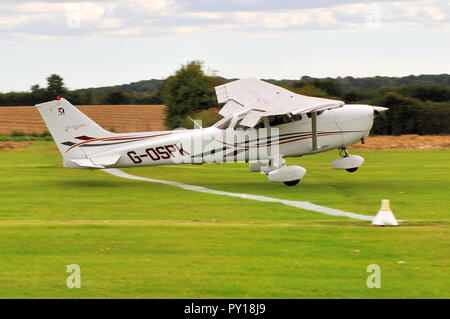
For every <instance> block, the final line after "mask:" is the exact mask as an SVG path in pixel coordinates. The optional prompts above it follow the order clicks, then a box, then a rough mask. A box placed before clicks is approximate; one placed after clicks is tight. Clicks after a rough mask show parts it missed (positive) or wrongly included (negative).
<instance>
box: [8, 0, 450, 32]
mask: <svg viewBox="0 0 450 319" xmlns="http://www.w3.org/2000/svg"><path fill="white" fill-rule="evenodd" d="M449 16H450V6H449V5H448V3H447V1H440V0H430V1H408V2H406V1H403V2H402V1H398V2H395V1H394V2H392V1H391V2H388V1H379V2H377V3H373V2H372V1H368V0H359V1H358V0H337V1H331V0H316V1H298V0H279V1H269V0H239V1H238V0H216V1H210V0H190V1H181V0H152V1H148V0H128V1H125V0H123V1H122V0H115V1H97V2H95V3H89V2H73V1H48V0H47V1H40V2H37V1H33V2H25V1H21V0H17V1H13V0H6V1H3V2H2V3H1V4H0V33H1V34H2V35H3V36H15V35H18V34H19V35H22V36H30V37H32V38H51V37H77V36H90V37H105V36H108V37H114V36H119V37H120V36H133V37H158V36H164V35H176V34H182V35H184V34H189V33H196V34H197V33H201V32H208V31H218V30H219V31H220V30H223V31H227V32H240V33H263V34H264V33H271V32H272V33H273V32H286V31H301V30H341V29H352V28H353V29H354V28H366V27H367V26H370V25H377V26H389V27H390V26H408V27H419V28H423V27H441V28H442V27H444V28H448V26H449V19H450V18H449Z"/></svg>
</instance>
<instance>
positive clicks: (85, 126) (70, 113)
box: [36, 98, 115, 168]
mask: <svg viewBox="0 0 450 319" xmlns="http://www.w3.org/2000/svg"><path fill="white" fill-rule="evenodd" d="M36 107H37V109H38V110H39V113H40V114H41V116H42V118H43V119H44V122H45V124H46V125H47V128H48V130H49V131H50V134H51V135H52V137H53V139H54V140H55V143H56V145H57V146H58V149H59V151H60V152H61V154H62V156H63V158H64V166H65V167H90V168H101V167H100V166H101V165H95V163H92V161H91V160H90V159H91V158H92V157H93V156H95V153H98V150H97V151H96V150H92V149H90V148H89V147H83V146H84V144H85V143H86V142H87V141H93V140H98V139H103V138H109V137H113V136H115V134H114V133H111V132H108V131H106V130H105V129H103V128H102V127H100V126H99V125H98V124H97V123H95V122H94V121H93V120H91V119H90V118H89V117H87V116H86V115H85V114H84V113H82V112H81V111H80V110H79V109H77V108H76V107H75V106H73V105H72V104H70V103H69V102H68V101H67V100H66V99H63V98H61V99H58V100H54V101H50V102H46V103H41V104H37V105H36ZM109 160H110V161H111V159H109ZM74 164H75V165H74Z"/></svg>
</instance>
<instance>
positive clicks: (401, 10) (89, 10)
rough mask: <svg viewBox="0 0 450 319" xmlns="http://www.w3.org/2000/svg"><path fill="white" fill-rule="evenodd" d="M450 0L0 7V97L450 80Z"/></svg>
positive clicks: (193, 0) (151, 0)
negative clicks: (154, 83) (196, 78)
mask: <svg viewBox="0 0 450 319" xmlns="http://www.w3.org/2000/svg"><path fill="white" fill-rule="evenodd" d="M449 21H450V1H441V0H428V1H414V0H410V1H378V2H372V1H366V0H335V1H331V0H330V1H329V0H311V1H301V0H277V1H269V0H190V1H189V0H127V1H122V0H112V1H93V2H70V1H56V0H53V1H39V2H38V1H20V0H16V1H13V0H2V1H1V3H0V47H1V51H0V52H1V53H0V54H1V60H0V61H1V62H0V63H1V64H0V66H1V78H0V91H2V92H6V91H10V90H28V89H29V88H30V86H31V85H32V84H35V83H39V84H41V85H44V86H45V78H46V77H47V76H48V75H49V74H51V73H58V74H60V75H61V76H63V77H64V79H65V82H66V84H67V86H68V87H69V88H70V89H77V88H85V87H93V86H105V85H114V84H123V83H129V82H132V81H138V80H142V79H150V78H157V79H162V78H165V77H167V76H169V75H171V74H172V73H173V72H174V71H175V70H176V69H178V68H179V67H180V65H181V64H182V63H186V62H187V61H190V60H194V59H195V60H202V61H203V62H204V63H205V70H206V71H207V72H208V73H209V74H212V73H215V74H217V75H220V76H224V77H238V78H242V77H256V78H274V79H282V78H289V79H298V78H300V77H301V76H303V75H310V76H315V77H326V76H331V77H336V76H347V75H350V76H354V77H362V76H373V75H387V76H405V75H409V74H422V73H426V74H440V73H450V62H449V56H450V32H449V31H450V23H449Z"/></svg>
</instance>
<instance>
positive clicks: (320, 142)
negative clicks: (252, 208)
mask: <svg viewBox="0 0 450 319" xmlns="http://www.w3.org/2000/svg"><path fill="white" fill-rule="evenodd" d="M215 89H216V95H217V100H218V102H219V103H225V104H224V106H223V107H222V109H221V110H220V112H219V114H220V115H222V116H223V117H224V118H223V119H222V120H220V121H219V122H217V123H216V124H214V125H213V126H211V127H207V128H201V127H200V128H196V129H193V130H186V129H181V130H174V131H160V132H143V133H129V134H117V133H112V132H109V131H106V130H104V129H103V128H101V127H100V126H99V125H98V124H96V123H95V122H94V121H92V120H91V119H90V118H88V117H87V116H86V115H85V114H83V113H82V112H81V111H79V110H78V109H77V108H76V107H74V106H73V105H71V104H70V103H69V102H68V101H67V100H65V99H63V98H61V99H60V98H58V99H57V100H54V101H50V102H46V103H42V104H38V105H36V107H37V108H38V110H39V112H40V113H41V116H42V118H43V119H44V121H45V123H46V125H47V127H48V129H49V131H50V133H51V134H52V137H53V139H54V140H55V142H56V145H57V146H58V148H59V151H60V152H61V154H62V156H63V164H64V167H74V168H88V169H96V168H111V167H130V166H147V165H167V164H181V163H192V164H201V163H205V162H208V163H209V162H216V163H221V162H229V161H246V162H247V161H251V162H250V170H251V171H262V172H264V173H265V174H267V176H268V179H269V181H273V182H284V183H285V184H286V185H288V186H293V185H296V184H297V183H298V182H299V181H300V179H301V178H302V177H303V176H304V175H305V173H306V169H304V168H303V167H300V166H286V162H285V160H284V159H283V158H284V157H296V156H302V155H307V154H315V153H319V152H324V151H328V150H333V149H338V150H340V155H341V156H342V157H341V158H338V159H336V160H334V161H333V162H332V163H331V166H332V167H333V168H334V169H345V170H347V171H349V172H354V171H356V170H357V169H358V168H359V167H360V166H361V165H362V164H363V162H364V159H363V158H362V157H360V156H356V155H349V154H348V152H347V149H346V147H347V146H348V145H351V144H354V143H356V142H358V141H360V140H361V141H364V137H366V136H367V135H368V134H369V132H370V129H371V128H372V125H373V119H374V117H375V115H377V114H378V113H379V112H382V111H385V110H387V108H384V107H379V106H370V105H348V104H347V105H346V104H344V102H341V101H336V100H330V99H324V98H317V97H309V96H304V95H299V94H295V93H293V92H291V91H288V90H286V89H283V88H281V87H278V86H276V85H272V84H269V83H267V82H264V81H260V80H256V79H242V80H237V81H233V82H230V83H227V84H224V85H220V86H217V87H216V88H215ZM136 116H139V114H136Z"/></svg>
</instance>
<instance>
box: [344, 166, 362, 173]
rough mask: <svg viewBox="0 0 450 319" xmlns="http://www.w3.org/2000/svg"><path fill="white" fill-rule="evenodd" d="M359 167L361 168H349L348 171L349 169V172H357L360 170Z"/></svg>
mask: <svg viewBox="0 0 450 319" xmlns="http://www.w3.org/2000/svg"><path fill="white" fill-rule="evenodd" d="M358 168H359V167H352V168H347V169H346V171H347V172H350V173H353V172H356V171H357V170H358Z"/></svg>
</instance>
